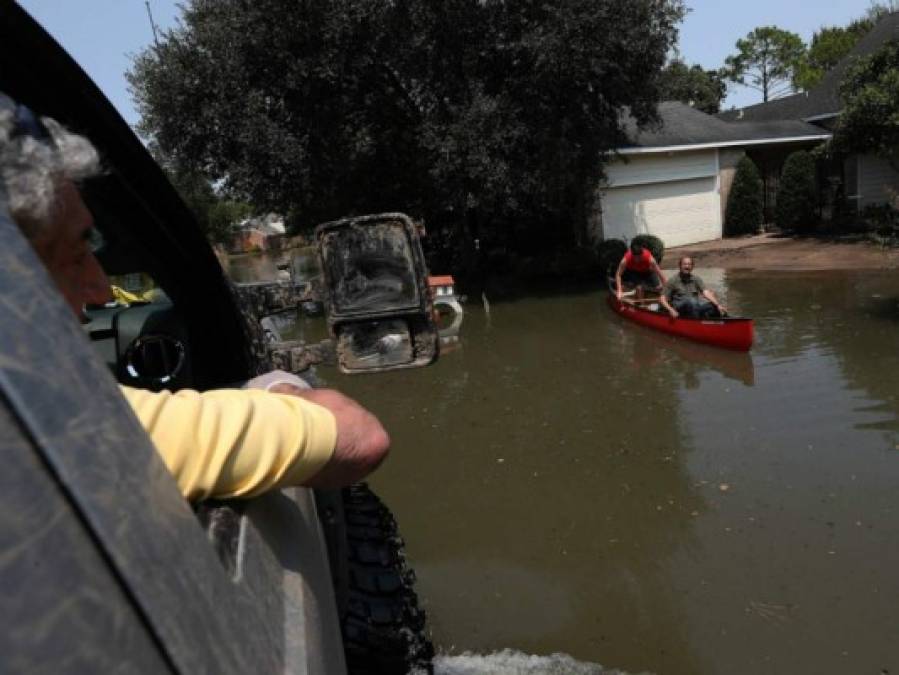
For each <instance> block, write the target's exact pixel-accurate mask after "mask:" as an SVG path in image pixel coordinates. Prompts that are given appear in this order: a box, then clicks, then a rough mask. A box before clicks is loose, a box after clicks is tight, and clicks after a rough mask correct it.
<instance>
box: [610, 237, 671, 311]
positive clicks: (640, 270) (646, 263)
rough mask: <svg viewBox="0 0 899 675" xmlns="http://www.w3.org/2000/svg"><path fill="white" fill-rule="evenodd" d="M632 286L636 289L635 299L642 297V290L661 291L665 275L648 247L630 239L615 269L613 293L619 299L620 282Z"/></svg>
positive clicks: (620, 291)
mask: <svg viewBox="0 0 899 675" xmlns="http://www.w3.org/2000/svg"><path fill="white" fill-rule="evenodd" d="M622 281H624V282H625V283H627V284H629V285H631V286H634V288H636V289H637V299H638V300H639V299H642V298H643V292H644V290H648V291H650V292H653V293H661V292H662V284H664V283H665V275H664V274H663V273H662V269H661V268H660V267H659V263H657V262H656V259H655V258H654V257H653V256H652V253H650V252H649V249H648V248H646V247H645V246H643V245H642V244H641V243H640V242H637V241H632V242H631V245H630V249H628V250H627V251H626V252H625V254H624V257H623V258H621V262H620V263H618V269H617V270H615V295H616V296H617V298H618V299H619V300H621V296H622V294H623V293H622V290H621V282H622Z"/></svg>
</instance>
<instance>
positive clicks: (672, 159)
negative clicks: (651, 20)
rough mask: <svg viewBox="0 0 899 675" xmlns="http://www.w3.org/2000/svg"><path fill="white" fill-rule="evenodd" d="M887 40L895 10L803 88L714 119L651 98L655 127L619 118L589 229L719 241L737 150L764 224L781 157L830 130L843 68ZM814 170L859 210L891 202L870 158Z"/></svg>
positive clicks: (897, 27)
mask: <svg viewBox="0 0 899 675" xmlns="http://www.w3.org/2000/svg"><path fill="white" fill-rule="evenodd" d="M891 39H899V12H894V13H892V14H889V15H887V16H886V17H884V18H883V19H881V20H880V21H879V22H878V23H877V25H876V26H875V27H874V28H873V29H872V30H871V31H870V32H869V33H868V34H867V35H866V36H864V37H863V38H862V39H861V40H860V41H859V43H858V44H857V45H856V46H855V48H854V49H853V50H852V52H851V53H850V54H849V55H848V56H847V57H846V58H845V59H843V60H842V61H841V62H840V63H839V64H837V65H836V66H835V67H834V68H833V69H832V70H831V71H829V72H828V73H827V74H826V75H825V76H824V78H822V80H821V82H820V83H819V84H818V86H816V87H814V88H813V89H812V90H810V91H808V92H803V93H801V94H795V95H793V96H787V97H784V98H779V99H776V100H774V101H768V102H767V103H760V104H758V105H753V106H749V107H746V108H743V109H740V110H728V111H726V112H723V113H719V114H718V115H716V116H712V115H707V114H705V113H703V112H700V111H698V110H695V109H693V108H692V107H690V106H688V105H686V104H684V103H678V102H671V101H669V102H665V103H662V104H660V105H659V116H660V117H661V124H660V125H659V126H658V127H656V128H651V129H645V130H640V129H638V128H637V126H636V124H635V123H634V122H633V121H632V120H630V119H625V130H626V132H627V136H628V139H629V142H628V144H627V145H625V146H623V147H620V148H618V150H617V153H616V155H615V156H614V157H613V158H611V161H610V162H609V163H608V164H607V165H606V167H605V172H606V180H605V181H604V182H603V184H602V185H600V186H599V190H598V197H599V198H598V200H597V206H596V208H595V209H594V214H593V216H594V217H593V222H592V223H591V227H592V232H591V234H592V235H593V237H594V238H596V239H609V238H620V239H625V240H628V239H631V238H632V237H634V236H635V235H637V234H644V233H647V234H654V235H656V236H658V237H660V238H661V239H662V241H664V242H665V244H666V246H681V245H684V244H692V243H696V242H700V241H709V240H712V239H718V238H720V237H721V236H722V223H723V220H724V210H725V207H726V205H727V197H728V194H729V192H730V186H731V183H732V182H733V176H734V173H735V170H736V164H737V162H738V161H739V160H740V158H741V157H742V156H743V155H747V156H748V157H750V158H751V159H752V160H753V161H754V162H755V164H756V166H758V168H759V171H760V173H761V175H762V179H763V182H764V197H765V214H766V220H768V221H770V220H771V219H772V216H773V210H774V198H775V194H776V192H777V186H778V182H779V178H780V174H781V170H782V168H783V163H784V160H785V159H786V157H787V156H788V155H789V154H790V153H792V152H794V151H796V150H809V149H811V148H814V147H815V146H816V145H818V144H820V143H821V142H823V141H825V140H827V139H829V138H830V137H831V135H832V131H833V128H834V126H835V125H836V122H837V119H838V118H839V115H840V111H841V109H842V103H841V102H840V99H839V85H840V82H841V81H842V79H843V76H844V75H845V73H846V69H847V67H848V66H849V64H850V63H851V62H852V61H853V60H854V59H857V58H859V57H860V56H866V55H868V54H871V53H873V52H874V51H876V50H877V49H878V48H879V47H880V46H882V45H883V44H885V43H886V42H887V41H888V40H891ZM824 169H825V173H826V174H827V178H828V180H826V181H825V186H824V187H827V188H828V189H831V190H832V191H834V192H835V191H837V190H841V191H842V192H843V194H845V195H846V197H848V198H849V199H850V200H852V201H853V202H854V203H856V204H858V206H859V207H863V206H866V205H868V204H877V203H884V202H889V201H891V200H893V201H894V203H895V200H896V199H897V195H899V174H897V173H896V172H895V171H894V170H893V169H892V168H891V167H890V165H889V164H888V163H887V162H886V161H884V160H882V159H880V158H878V157H874V156H871V155H852V156H849V157H845V158H841V159H840V161H839V162H837V163H836V164H835V165H833V166H829V167H824ZM897 206H899V204H897Z"/></svg>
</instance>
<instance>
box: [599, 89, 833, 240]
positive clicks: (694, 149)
mask: <svg viewBox="0 0 899 675" xmlns="http://www.w3.org/2000/svg"><path fill="white" fill-rule="evenodd" d="M659 116H660V118H661V123H660V125H658V126H657V127H654V128H652V129H644V130H641V129H639V128H637V126H636V124H635V123H634V122H633V120H631V119H630V118H626V119H625V131H626V134H627V136H628V139H629V142H628V144H627V145H625V146H624V147H621V148H619V149H618V151H617V153H616V155H617V156H616V157H614V158H613V159H611V161H610V162H609V163H608V164H607V165H606V167H605V173H606V176H605V180H604V181H603V183H602V185H601V186H600V188H599V191H598V192H599V195H598V196H599V199H598V203H599V207H598V208H596V209H595V210H594V221H593V223H592V230H593V231H592V234H593V236H594V237H595V238H597V239H610V238H618V239H625V240H628V239H631V238H632V237H634V236H635V235H637V234H654V235H656V236H657V237H659V238H661V239H662V241H664V242H665V244H666V246H683V245H686V244H693V243H696V242H700V241H710V240H712V239H719V238H721V236H722V223H723V222H724V209H725V206H726V205H727V197H728V194H729V192H730V186H731V184H732V182H733V177H734V174H735V172H736V166H737V162H739V161H740V158H741V157H743V155H750V156H752V157H753V159H754V160H756V161H757V162H758V161H759V160H760V159H764V160H765V161H767V162H770V163H776V162H781V163H782V162H783V159H784V158H785V157H786V156H787V155H788V154H789V153H791V152H793V151H795V150H801V149H810V148H813V147H815V146H816V145H818V144H820V143H821V142H823V141H825V140H827V139H829V138H830V136H831V134H830V132H829V131H827V130H826V129H822V128H820V127H818V126H815V125H812V124H809V123H807V122H803V121H800V120H773V121H765V122H753V123H748V122H747V123H741V124H737V123H734V122H728V121H725V120H722V119H719V118H717V117H715V116H713V115H708V114H706V113H704V112H701V111H699V110H696V109H695V108H692V107H690V106H689V105H687V104H685V103H680V102H676V101H667V102H664V103H661V104H660V105H659Z"/></svg>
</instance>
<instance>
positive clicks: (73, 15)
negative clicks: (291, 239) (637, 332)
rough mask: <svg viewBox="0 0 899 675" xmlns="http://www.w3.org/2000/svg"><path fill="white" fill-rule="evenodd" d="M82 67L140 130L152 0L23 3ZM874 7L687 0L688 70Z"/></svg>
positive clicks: (158, 0) (167, 20)
mask: <svg viewBox="0 0 899 675" xmlns="http://www.w3.org/2000/svg"><path fill="white" fill-rule="evenodd" d="M178 1H179V0H149V4H150V9H151V11H152V13H153V18H154V19H155V21H156V24H157V25H158V26H159V27H161V28H167V27H170V26H173V25H174V24H175V21H176V19H177V16H178V14H179V10H178V8H177V2H178ZM19 4H20V5H22V6H23V7H24V8H25V9H26V10H27V11H28V12H29V13H31V15H32V16H33V17H34V18H36V19H37V20H38V21H39V22H40V23H41V24H42V25H43V26H44V28H46V29H47V30H48V31H49V32H50V33H51V34H52V35H53V36H54V37H55V38H56V39H57V40H58V41H59V42H60V43H61V44H62V45H63V46H64V47H65V48H66V49H67V50H68V51H69V53H70V54H71V55H72V56H73V57H74V58H75V59H76V60H77V61H78V62H79V63H80V64H81V66H82V67H83V68H84V69H85V70H86V71H87V72H88V73H89V74H90V75H91V77H92V78H93V79H94V81H95V82H96V83H97V84H98V85H99V86H100V88H101V89H102V90H103V91H104V92H105V93H106V95H107V96H108V97H109V98H110V100H111V101H112V102H113V104H115V106H116V108H118V110H119V112H120V113H121V114H122V116H123V117H124V118H125V119H126V120H128V122H130V123H131V124H134V123H135V122H136V121H137V119H138V115H137V112H136V111H135V110H134V107H133V105H132V102H131V97H130V95H129V94H128V91H127V83H126V82H125V77H124V72H125V71H126V70H127V69H128V67H129V65H130V58H129V57H130V55H133V54H136V53H137V52H139V51H141V50H142V49H143V48H145V47H146V46H148V45H149V44H151V43H152V40H153V34H152V32H151V30H150V22H149V19H148V18H147V7H146V4H145V0H19ZM870 4H871V3H870V2H869V0H829V1H828V2H822V3H812V4H809V3H799V2H798V1H797V0H749V1H748V2H747V1H746V0H739V1H737V0H687V5H688V7H690V9H691V11H690V13H689V14H688V15H687V18H686V19H685V21H684V23H683V25H682V26H681V36H680V52H681V55H682V57H683V58H684V60H685V61H686V62H687V63H691V64H692V63H699V64H701V65H702V66H703V67H705V68H718V67H720V66H721V65H723V63H724V58H725V57H726V56H727V55H728V54H730V53H732V52H733V51H734V43H735V42H736V41H737V39H738V38H741V37H743V36H745V35H746V33H748V32H749V31H751V30H752V29H753V28H755V27H757V26H765V25H772V24H773V25H776V26H778V27H780V28H783V29H785V30H790V31H793V32H794V33H798V34H799V35H800V36H801V37H802V39H803V40H805V41H806V42H808V41H809V40H810V39H811V36H812V33H814V31H815V30H816V29H818V28H820V27H821V26H833V25H837V26H841V25H845V24H847V23H848V22H849V21H851V20H852V19H854V18H857V17H860V16H862V15H863V14H864V13H865V11H866V10H867V9H868V7H869V6H870ZM760 100H761V97H760V95H759V94H758V92H755V91H753V90H751V89H747V88H744V87H739V86H737V85H734V87H733V88H732V89H730V90H729V91H728V97H727V99H726V100H725V102H724V105H725V107H730V106H732V105H735V106H743V105H750V104H752V103H757V102H759V101H760Z"/></svg>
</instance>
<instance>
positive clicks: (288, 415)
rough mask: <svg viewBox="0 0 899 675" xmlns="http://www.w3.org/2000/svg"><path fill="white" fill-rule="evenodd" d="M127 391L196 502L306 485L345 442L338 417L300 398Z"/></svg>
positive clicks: (236, 391) (250, 393)
mask: <svg viewBox="0 0 899 675" xmlns="http://www.w3.org/2000/svg"><path fill="white" fill-rule="evenodd" d="M121 390H122V393H123V394H124V396H125V398H126V399H127V400H128V403H130V404H131V408H132V409H133V410H134V412H135V414H136V415H137V417H138V419H139V420H140V422H141V425H142V426H143V427H144V429H145V430H146V431H147V433H148V434H149V435H150V438H151V439H152V440H153V443H154V445H155V446H156V449H157V450H158V451H159V454H160V455H161V456H162V460H163V462H165V465H166V466H167V467H168V469H169V471H171V472H172V475H174V476H175V480H177V481H178V487H179V488H180V489H181V494H183V495H184V496H185V497H186V498H187V499H189V500H191V501H195V500H200V499H207V498H210V497H216V498H224V497H253V496H255V495H258V494H260V493H262V492H266V491H268V490H271V489H274V488H278V487H282V486H285V485H299V484H301V483H303V482H304V481H306V480H308V479H309V478H310V477H312V476H313V475H315V474H316V473H317V472H318V471H319V470H320V469H321V468H322V467H323V466H324V465H325V464H326V463H327V462H328V460H329V459H330V458H331V455H332V454H333V453H334V445H335V444H336V442H337V423H336V421H335V419H334V415H332V414H331V412H330V411H329V410H327V409H326V408H323V407H322V406H319V405H317V404H315V403H312V402H310V401H306V400H304V399H301V398H298V397H296V396H289V395H287V394H273V393H269V392H266V391H260V390H256V389H217V390H213V391H207V392H204V393H202V394H201V393H199V392H196V391H191V390H182V391H179V392H177V393H172V392H168V391H163V392H159V393H154V392H151V391H146V390H144V389H134V388H131V387H121Z"/></svg>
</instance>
